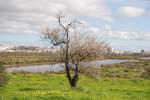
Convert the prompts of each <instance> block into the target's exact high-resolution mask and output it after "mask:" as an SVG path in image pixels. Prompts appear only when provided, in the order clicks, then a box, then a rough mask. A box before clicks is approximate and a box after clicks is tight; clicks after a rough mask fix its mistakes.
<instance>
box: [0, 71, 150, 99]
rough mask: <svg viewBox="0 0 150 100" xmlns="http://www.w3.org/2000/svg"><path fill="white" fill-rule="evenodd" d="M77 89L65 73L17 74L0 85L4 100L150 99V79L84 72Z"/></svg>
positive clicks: (9, 75) (0, 97)
mask: <svg viewBox="0 0 150 100" xmlns="http://www.w3.org/2000/svg"><path fill="white" fill-rule="evenodd" d="M79 78H80V79H79V82H78V87H77V89H71V88H69V85H68V82H67V80H66V78H65V75H64V74H50V73H43V74H40V73H14V74H8V79H9V81H8V83H7V84H6V85H5V86H4V87H1V88H0V100H149V99H150V86H149V85H150V80H148V79H140V80H139V79H137V80H130V79H123V78H115V79H114V78H101V79H99V80H95V79H92V78H89V77H86V76H84V75H80V77H79Z"/></svg>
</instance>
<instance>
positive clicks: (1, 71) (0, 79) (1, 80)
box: [0, 65, 7, 87]
mask: <svg viewBox="0 0 150 100" xmlns="http://www.w3.org/2000/svg"><path fill="white" fill-rule="evenodd" d="M6 81H7V77H6V73H5V68H4V67H3V66H2V65H0V87H1V86H4V85H5V83H6Z"/></svg>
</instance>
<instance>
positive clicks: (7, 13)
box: [0, 0, 111, 33]
mask: <svg viewBox="0 0 150 100" xmlns="http://www.w3.org/2000/svg"><path fill="white" fill-rule="evenodd" d="M59 11H63V13H65V14H66V15H67V16H68V15H69V16H78V17H79V16H87V17H97V18H100V19H103V20H107V21H109V20H111V17H110V15H111V12H110V11H109V8H108V6H107V4H106V1H105V0H0V16H1V17H0V21H1V24H0V33H10V32H11V33H14V32H16V33H27V32H28V33H34V32H39V31H40V28H39V27H40V26H41V25H43V24H49V25H53V24H55V23H54V22H55V21H56V20H55V15H56V14H57V13H58V12H59ZM4 27H5V28H4ZM19 30H22V32H20V31H19ZM17 31H18V32H17Z"/></svg>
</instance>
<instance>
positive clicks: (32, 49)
mask: <svg viewBox="0 0 150 100" xmlns="http://www.w3.org/2000/svg"><path fill="white" fill-rule="evenodd" d="M58 50H59V49H58V48H50V47H42V46H23V45H22V46H20V45H15V46H12V45H3V44H0V52H26V53H41V52H53V53H55V52H56V51H58ZM111 53H112V54H117V55H125V54H135V53H138V54H150V51H145V50H144V49H141V50H140V51H138V52H137V51H136V52H134V51H124V50H114V49H113V48H111Z"/></svg>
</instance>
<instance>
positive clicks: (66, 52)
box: [42, 13, 108, 87]
mask: <svg viewBox="0 0 150 100" xmlns="http://www.w3.org/2000/svg"><path fill="white" fill-rule="evenodd" d="M63 18H64V16H62V14H61V13H60V14H58V15H57V20H58V26H59V27H57V28H55V29H49V28H45V29H44V30H43V32H42V33H43V34H44V38H45V39H46V40H47V41H48V42H49V43H51V44H52V45H53V46H59V47H60V49H61V51H62V58H63V61H64V63H65V69H66V74H67V78H68V80H69V83H70V86H71V87H76V86H77V80H78V66H79V63H80V62H81V61H83V60H87V59H91V58H95V57H99V56H101V57H102V56H103V55H104V54H106V53H107V51H108V45H107V44H106V43H104V42H101V41H99V40H98V39H97V38H96V36H92V35H90V34H87V33H84V32H82V30H81V31H77V27H78V26H80V25H79V24H81V23H80V22H79V21H74V20H73V21H70V22H69V23H67V24H66V25H64V23H62V19H63ZM81 29H82V28H81ZM72 65H74V67H73V66H72ZM71 69H73V71H74V74H73V75H71Z"/></svg>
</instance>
